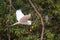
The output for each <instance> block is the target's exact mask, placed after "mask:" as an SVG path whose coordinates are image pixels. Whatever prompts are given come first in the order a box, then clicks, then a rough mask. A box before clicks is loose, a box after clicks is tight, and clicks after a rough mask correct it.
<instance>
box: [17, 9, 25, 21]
mask: <svg viewBox="0 0 60 40" xmlns="http://www.w3.org/2000/svg"><path fill="white" fill-rule="evenodd" d="M23 16H24V14H23V13H22V11H21V10H17V11H16V19H17V20H18V21H20V19H21V18H22V17H23Z"/></svg>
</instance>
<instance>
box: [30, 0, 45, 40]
mask: <svg viewBox="0 0 60 40" xmlns="http://www.w3.org/2000/svg"><path fill="white" fill-rule="evenodd" d="M29 3H30V4H31V6H32V7H33V8H34V10H35V12H36V13H37V14H38V16H39V17H40V19H41V24H42V33H41V40H43V36H44V22H43V18H42V16H41V14H40V13H39V12H38V10H37V9H36V8H35V6H34V4H33V3H32V1H31V0H29Z"/></svg>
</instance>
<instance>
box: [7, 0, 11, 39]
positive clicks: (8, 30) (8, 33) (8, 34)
mask: <svg viewBox="0 0 60 40" xmlns="http://www.w3.org/2000/svg"><path fill="white" fill-rule="evenodd" d="M9 4H10V10H9V15H8V19H7V21H6V27H7V36H8V40H11V36H10V28H9V27H10V26H9V21H10V15H11V6H12V4H11V0H9Z"/></svg>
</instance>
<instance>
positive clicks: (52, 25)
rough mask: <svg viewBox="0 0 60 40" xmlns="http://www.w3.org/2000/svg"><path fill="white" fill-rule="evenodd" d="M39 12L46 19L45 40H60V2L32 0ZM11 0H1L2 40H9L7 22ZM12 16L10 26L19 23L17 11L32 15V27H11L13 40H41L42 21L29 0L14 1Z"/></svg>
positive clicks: (54, 0)
mask: <svg viewBox="0 0 60 40" xmlns="http://www.w3.org/2000/svg"><path fill="white" fill-rule="evenodd" d="M32 2H33V3H34V5H35V6H36V8H37V10H38V11H39V12H40V14H41V15H42V17H43V19H44V25H45V32H44V40H60V0H32ZM9 5H10V4H9V0H0V40H8V36H7V28H6V21H7V18H8V17H9V16H8V15H9V10H10V6H9ZM12 5H13V7H14V8H12V10H11V11H12V12H11V16H10V17H9V18H10V21H9V24H10V25H11V24H13V23H15V22H17V20H16V14H15V12H16V11H15V10H18V9H21V10H22V12H23V13H24V14H25V15H26V14H29V13H30V14H31V15H32V17H31V18H30V20H32V21H33V23H32V25H31V26H27V25H16V26H13V27H10V37H11V40H40V37H41V28H42V25H41V21H40V19H39V16H38V15H37V13H36V12H35V11H34V9H33V8H32V7H31V5H30V3H29V1H28V0H12Z"/></svg>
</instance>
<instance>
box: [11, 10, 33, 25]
mask: <svg viewBox="0 0 60 40" xmlns="http://www.w3.org/2000/svg"><path fill="white" fill-rule="evenodd" d="M30 18H31V14H28V15H24V14H23V13H22V11H21V9H20V10H17V11H16V19H17V21H18V22H16V23H14V24H13V25H11V26H14V25H17V24H23V25H31V23H32V22H31V21H30V20H28V19H30Z"/></svg>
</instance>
